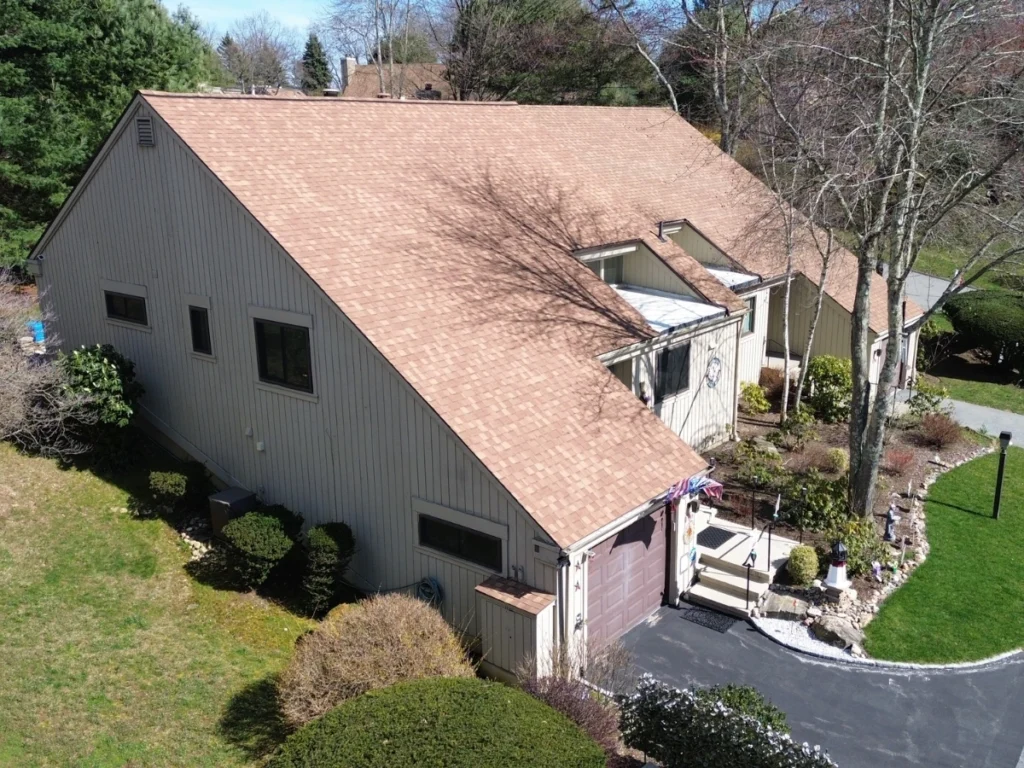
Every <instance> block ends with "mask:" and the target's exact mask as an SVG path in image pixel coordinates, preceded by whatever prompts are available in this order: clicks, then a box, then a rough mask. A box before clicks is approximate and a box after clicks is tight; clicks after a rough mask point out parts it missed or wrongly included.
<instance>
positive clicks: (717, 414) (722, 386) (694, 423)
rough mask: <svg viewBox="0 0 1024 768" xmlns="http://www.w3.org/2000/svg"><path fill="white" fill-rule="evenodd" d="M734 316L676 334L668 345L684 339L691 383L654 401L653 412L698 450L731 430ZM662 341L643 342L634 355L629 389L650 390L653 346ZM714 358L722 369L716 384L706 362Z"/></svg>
mask: <svg viewBox="0 0 1024 768" xmlns="http://www.w3.org/2000/svg"><path fill="white" fill-rule="evenodd" d="M738 330H739V319H735V320H732V319H730V320H727V321H726V322H724V323H718V324H716V325H714V326H711V327H709V328H703V329H698V330H696V331H694V332H692V333H690V334H681V335H679V336H676V337H674V338H673V339H672V341H671V342H670V343H669V346H673V347H674V346H677V345H679V344H684V343H687V342H689V343H690V344H691V347H690V388H689V389H688V390H686V391H684V392H681V393H679V394H678V395H675V396H673V397H669V398H666V399H665V401H664V402H662V403H658V404H656V405H655V406H654V412H655V413H656V414H658V416H660V417H661V420H662V421H664V422H665V424H667V425H668V427H669V428H670V429H671V430H672V431H673V432H675V433H676V434H677V435H679V436H680V437H681V438H682V439H683V440H685V441H686V442H687V443H689V444H690V445H691V446H693V448H694V449H696V450H697V451H703V450H707V449H708V448H710V447H712V446H714V445H717V444H718V443H721V442H722V441H724V440H726V439H727V438H728V437H729V435H730V432H731V428H732V424H733V416H734V413H735V404H736V397H737V380H736V344H737V333H738ZM664 346H665V343H664V342H659V343H658V344H657V345H656V346H655V347H654V348H651V347H645V348H643V349H641V350H639V351H637V352H636V354H634V355H633V357H632V358H631V359H632V362H633V382H634V390H633V391H634V393H636V394H637V395H639V394H640V392H641V387H644V388H646V391H647V393H648V394H649V395H651V396H653V394H654V381H655V378H656V371H655V367H656V365H657V358H658V352H659V351H660V350H661V349H663V348H664ZM713 358H718V360H719V362H720V364H721V372H720V374H719V376H718V381H717V383H716V384H715V386H711V384H710V382H709V381H708V378H707V372H708V368H709V364H710V362H711V360H712V359H713Z"/></svg>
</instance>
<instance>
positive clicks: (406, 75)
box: [342, 64, 452, 99]
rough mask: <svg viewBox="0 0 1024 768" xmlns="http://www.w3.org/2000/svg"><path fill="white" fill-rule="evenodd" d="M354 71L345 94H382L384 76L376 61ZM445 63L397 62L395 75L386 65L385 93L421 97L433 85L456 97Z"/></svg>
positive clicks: (443, 94)
mask: <svg viewBox="0 0 1024 768" xmlns="http://www.w3.org/2000/svg"><path fill="white" fill-rule="evenodd" d="M353 69H354V71H353V72H352V74H351V78H352V79H351V82H350V83H349V84H348V85H347V86H346V88H345V92H344V93H343V94H342V95H343V96H345V98H349V99H375V98H377V97H378V95H379V94H380V93H381V79H380V74H379V73H378V72H377V65H376V64H358V65H356V66H355V67H354V68H353ZM444 73H445V67H444V65H443V64H406V65H404V66H401V65H398V64H396V65H395V69H394V77H392V76H391V71H390V70H389V69H388V67H387V65H385V66H384V92H385V93H389V94H391V95H392V96H395V97H398V96H404V97H405V98H407V99H415V98H417V93H418V92H419V91H422V90H424V89H426V87H427V86H428V85H429V86H430V87H431V89H432V90H435V91H437V92H438V93H440V94H441V96H440V98H441V99H451V98H452V87H451V85H449V83H448V81H447V80H445V79H444Z"/></svg>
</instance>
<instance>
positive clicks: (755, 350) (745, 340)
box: [739, 288, 770, 383]
mask: <svg viewBox="0 0 1024 768" xmlns="http://www.w3.org/2000/svg"><path fill="white" fill-rule="evenodd" d="M769 292H770V289H768V288H765V289H764V290H760V291H755V292H752V293H745V294H744V295H743V299H754V302H755V310H754V332H753V333H750V334H746V335H744V336H743V337H741V338H740V368H739V380H740V383H743V382H747V381H752V382H755V383H756V382H757V381H759V380H760V378H761V367H762V366H763V365H764V356H765V344H766V343H767V337H768V308H769V307H768V304H769Z"/></svg>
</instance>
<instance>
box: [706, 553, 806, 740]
mask: <svg viewBox="0 0 1024 768" xmlns="http://www.w3.org/2000/svg"><path fill="white" fill-rule="evenodd" d="M806 549H811V548H810V547H806ZM811 554H814V550H813V549H811ZM815 562H817V558H815ZM693 692H694V693H695V694H696V695H697V698H698V699H702V700H704V701H709V702H712V703H713V702H715V701H720V702H721V703H722V704H724V705H725V706H727V707H728V708H729V709H731V710H732V711H733V712H736V713H738V714H741V715H747V716H748V717H752V718H754V719H755V720H757V721H758V722H759V723H761V725H763V726H765V727H766V728H771V729H772V730H773V731H776V732H778V733H789V723H787V722H786V713H785V712H783V711H782V710H781V709H779V708H778V707H776V706H775V705H774V704H772V703H771V702H770V701H768V699H766V698H765V697H764V696H762V695H761V693H760V691H758V690H757V688H754V687H753V686H750V685H733V684H732V683H729V684H728V685H713V686H711V687H710V688H696V689H694V691H693Z"/></svg>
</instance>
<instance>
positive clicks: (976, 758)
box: [623, 607, 1024, 768]
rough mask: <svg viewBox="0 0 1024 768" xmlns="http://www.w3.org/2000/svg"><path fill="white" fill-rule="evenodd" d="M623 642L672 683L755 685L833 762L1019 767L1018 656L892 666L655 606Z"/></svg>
mask: <svg viewBox="0 0 1024 768" xmlns="http://www.w3.org/2000/svg"><path fill="white" fill-rule="evenodd" d="M623 642H624V644H625V645H626V646H627V647H629V648H630V649H631V650H632V651H633V653H634V654H635V656H636V660H637V666H638V667H639V668H640V671H642V672H649V673H651V674H652V675H654V676H655V677H656V678H658V679H659V680H662V681H664V682H666V683H670V684H672V685H675V686H678V687H685V686H690V685H716V684H723V683H737V684H742V685H753V686H754V687H755V688H757V689H758V690H759V691H761V692H762V693H763V694H765V695H766V696H767V697H768V698H769V699H771V701H772V702H773V703H775V704H776V705H777V706H779V707H780V708H781V709H783V710H784V711H785V712H786V714H787V715H788V717H789V724H790V727H791V728H792V731H793V737H794V738H795V739H796V740H798V741H807V742H809V743H811V744H821V745H822V747H823V748H826V749H828V751H829V753H830V754H831V756H832V758H833V759H834V760H835V761H836V762H837V763H838V764H839V766H840V768H904V767H905V766H935V767H939V766H942V767H943V768H945V767H947V766H948V768H1024V706H1022V703H1021V702H1022V701H1024V661H1019V660H1017V659H1014V660H1011V661H1007V662H1003V663H1001V664H998V665H995V666H991V667H986V668H983V669H980V670H975V671H963V672H956V671H929V672H916V671H902V670H901V671H891V670H876V669H871V668H866V667H858V666H852V665H847V664H837V663H831V662H826V661H821V660H818V659H811V658H810V657H807V656H803V655H800V654H796V653H793V652H792V651H789V650H787V649H785V648H783V647H782V646H779V645H777V644H776V643H774V642H772V641H771V640H769V639H768V638H766V637H764V636H763V635H761V634H760V633H758V632H757V630H755V629H754V628H753V627H751V626H750V625H749V624H747V623H745V622H742V621H740V622H736V623H735V624H734V625H733V626H732V628H731V629H729V631H728V632H726V633H724V634H722V633H719V632H716V631H714V630H711V629H707V628H705V627H701V626H698V625H696V624H693V623H691V622H689V621H686V620H684V619H682V618H681V617H680V614H679V612H678V611H677V610H675V609H674V608H668V607H663V608H661V609H660V610H659V611H658V612H657V613H656V614H654V616H653V617H652V618H651V620H650V621H649V622H647V623H645V624H641V625H640V626H639V627H636V628H635V629H633V630H631V631H630V632H629V633H628V634H627V635H626V636H625V637H624V638H623Z"/></svg>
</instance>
